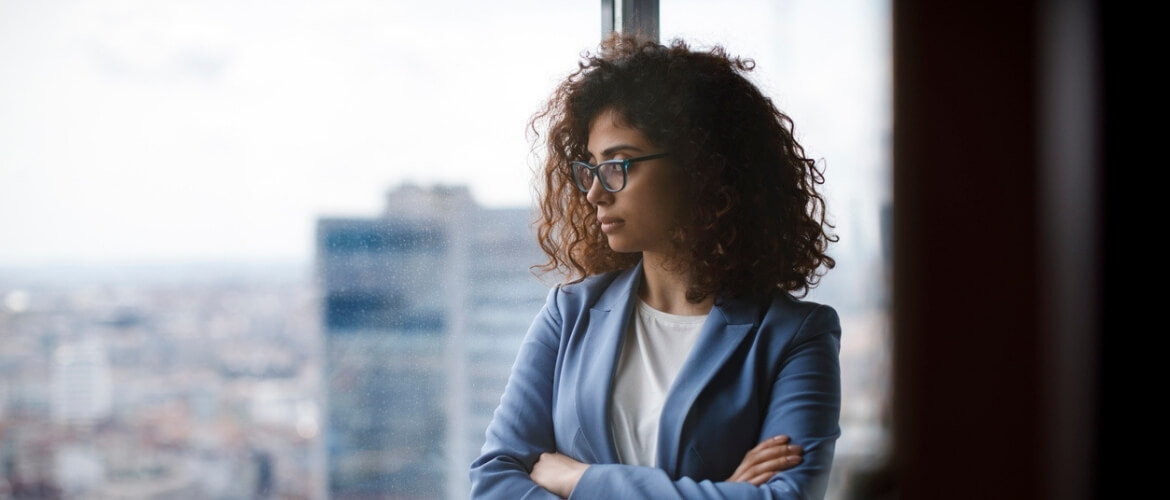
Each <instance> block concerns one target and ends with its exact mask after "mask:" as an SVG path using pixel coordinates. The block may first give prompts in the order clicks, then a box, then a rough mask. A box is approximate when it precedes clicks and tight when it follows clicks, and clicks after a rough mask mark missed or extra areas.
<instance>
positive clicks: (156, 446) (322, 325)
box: [0, 0, 890, 498]
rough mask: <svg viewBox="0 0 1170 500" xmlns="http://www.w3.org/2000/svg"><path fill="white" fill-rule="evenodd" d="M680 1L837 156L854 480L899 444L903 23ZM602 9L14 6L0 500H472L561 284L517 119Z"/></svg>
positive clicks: (795, 6) (811, 137)
mask: <svg viewBox="0 0 1170 500" xmlns="http://www.w3.org/2000/svg"><path fill="white" fill-rule="evenodd" d="M660 15H661V34H662V36H661V38H662V39H663V40H669V39H670V38H672V37H674V36H684V37H685V38H687V39H688V40H689V41H692V42H693V43H694V44H695V45H700V46H701V45H705V44H708V43H716V42H717V43H722V44H724V45H725V46H726V48H727V49H728V50H729V51H731V52H732V53H735V54H739V55H744V56H747V57H752V58H754V59H755V60H756V61H757V63H758V65H759V69H758V70H757V72H756V73H757V79H758V80H757V81H758V82H759V83H760V84H761V85H762V86H763V87H764V89H765V90H766V91H768V92H769V93H771V94H772V95H773V96H774V98H775V99H776V102H777V104H778V106H779V107H780V108H781V109H783V110H784V111H786V112H788V113H789V114H790V115H791V116H792V117H793V119H794V121H795V123H796V126H797V133H798V138H799V139H800V140H801V141H802V144H803V145H804V146H805V147H806V149H807V150H808V152H809V153H810V154H811V155H812V156H813V157H816V158H824V161H825V163H826V165H827V167H828V170H827V174H826V176H827V179H828V183H827V186H828V188H829V190H830V192H829V196H830V198H829V206H830V210H831V215H832V216H833V217H834V219H835V220H836V221H837V223H838V232H839V234H841V236H842V239H841V243H839V244H838V245H837V246H836V247H835V249H834V250H835V252H834V253H833V255H834V256H835V257H837V259H838V268H837V269H836V270H834V271H832V272H830V274H829V275H828V277H826V278H825V280H824V283H823V285H822V286H821V287H820V288H818V289H816V290H815V291H814V292H813V294H812V296H811V298H813V299H814V300H820V301H823V302H827V303H831V304H833V305H834V306H837V307H838V309H839V310H840V311H841V312H842V317H843V320H844V322H845V323H844V325H843V326H844V328H845V337H844V345H843V350H842V364H843V367H844V370H845V373H843V375H844V376H845V382H846V395H845V397H846V402H845V408H844V410H845V413H844V415H843V421H842V425H843V428H844V430H845V434H844V435H843V437H842V440H841V443H840V445H839V446H838V455H839V456H840V463H841V466H840V467H839V468H838V474H837V475H836V477H838V478H842V477H846V476H845V475H843V474H841V473H840V472H841V471H848V470H851V468H852V467H853V466H854V465H853V464H854V463H857V464H863V463H864V461H865V460H868V459H870V458H872V457H873V456H875V455H876V454H878V453H880V452H881V450H882V446H883V443H884V439H885V437H884V436H885V427H884V425H885V423H884V422H883V421H882V418H883V416H884V411H885V404H886V402H885V390H886V389H885V387H884V381H885V380H886V378H887V377H886V371H887V370H888V366H887V365H886V359H885V355H884V353H885V352H886V348H885V343H886V339H885V334H886V324H887V313H886V302H887V297H888V294H887V292H886V284H885V279H886V278H885V276H884V271H885V267H884V262H885V261H886V256H885V254H884V253H883V246H882V242H883V241H884V235H885V234H886V233H887V232H888V231H887V230H886V229H885V226H884V225H883V218H882V214H883V213H885V210H887V207H888V206H889V203H890V192H889V187H888V186H889V182H888V177H889V174H888V170H889V167H888V165H889V161H888V158H889V151H888V148H889V141H888V136H889V127H890V120H889V85H888V79H889V77H888V74H889V55H888V51H889V49H888V46H889V43H888V33H887V30H888V25H889V22H888V12H887V6H886V4H885V3H883V2H872V1H871V2H866V1H861V0H857V1H854V2H849V3H848V5H845V6H841V5H836V6H825V5H820V3H818V2H813V1H796V2H784V3H779V4H777V3H775V2H766V1H748V0H743V1H738V2H726V3H722V4H720V5H719V6H718V7H717V8H716V7H713V6H712V5H711V4H710V3H709V2H694V1H664V2H662V5H661V9H660ZM599 19H600V6H599V5H598V2H597V1H596V0H593V1H582V2H575V3H574V4H568V3H565V2H557V3H555V5H554V4H553V3H549V2H544V1H540V0H511V1H507V2H467V3H466V4H463V3H459V2H455V3H452V2H440V3H427V2H380V1H373V0H370V1H357V0H355V1H350V2H313V1H307V0H302V1H294V2H282V3H280V4H279V6H277V5H276V4H270V3H269V2H257V1H253V0H247V1H217V2H202V1H176V2H163V3H159V2H153V1H149V0H135V1H130V2H120V3H115V4H111V3H109V2H101V1H99V0H82V1H78V2H72V3H70V4H69V5H67V6H62V5H42V4H40V3H35V2H32V3H30V2H6V3H3V4H2V5H0V144H3V147H0V496H5V495H13V496H20V495H23V494H47V495H53V494H63V495H80V496H101V495H107V496H118V495H122V494H126V492H128V491H143V490H150V491H156V492H157V493H158V494H159V495H174V496H194V497H252V496H256V495H272V496H279V497H285V498H326V497H330V498H347V497H348V498H356V497H362V496H368V495H390V494H397V495H403V496H404V497H407V496H409V497H418V498H447V497H450V498H463V497H464V496H465V493H464V492H465V491H466V489H467V484H466V481H467V473H466V468H467V464H468V463H469V462H470V461H471V459H472V458H473V457H474V456H475V455H476V453H477V452H478V449H479V446H480V445H481V444H482V439H483V429H484V428H485V427H486V425H487V421H488V419H489V418H490V416H491V412H492V410H493V409H494V408H495V405H496V403H497V402H498V398H499V392H500V391H501V390H502V388H503V384H504V381H505V378H506V376H507V370H508V368H509V367H510V365H511V362H512V359H513V358H514V356H515V352H516V348H517V346H518V344H519V341H520V338H521V337H522V336H523V334H524V332H525V331H526V330H527V328H528V325H529V322H530V321H531V319H532V317H533V316H534V315H535V313H536V311H537V310H538V309H539V307H540V305H541V304H542V303H543V299H544V294H545V291H546V290H547V288H546V286H547V283H542V282H540V281H538V280H537V279H536V278H534V277H533V276H531V275H530V274H528V266H529V265H532V264H536V263H539V262H541V258H540V255H539V253H538V249H536V248H535V246H534V245H533V244H531V242H532V235H531V233H530V232H529V228H528V226H527V222H528V221H529V218H530V214H529V212H528V203H529V198H528V197H529V192H530V189H529V175H530V170H529V167H530V166H531V165H532V163H533V162H534V160H535V157H534V155H533V152H532V151H531V150H530V145H529V142H528V138H527V136H526V130H525V125H526V123H527V120H528V118H529V117H530V116H531V114H532V113H533V112H535V111H536V110H537V108H538V107H539V105H540V104H541V102H542V101H543V99H544V98H546V97H547V96H548V95H549V92H550V91H551V90H552V87H553V85H554V84H555V83H556V82H557V81H558V80H559V79H560V78H562V77H563V76H564V75H566V74H568V73H569V72H571V71H572V70H573V69H574V68H575V58H576V56H577V55H578V54H579V53H580V52H581V51H582V50H586V49H592V48H594V47H595V46H596V44H597V41H598V37H599V34H600V30H599V29H598V28H599V26H598V20H599ZM835 487H838V488H839V487H840V485H836V486H835Z"/></svg>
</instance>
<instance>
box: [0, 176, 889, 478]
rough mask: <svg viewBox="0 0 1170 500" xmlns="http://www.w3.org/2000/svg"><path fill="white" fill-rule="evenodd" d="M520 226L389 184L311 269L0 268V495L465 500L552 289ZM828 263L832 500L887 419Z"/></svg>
mask: <svg viewBox="0 0 1170 500" xmlns="http://www.w3.org/2000/svg"><path fill="white" fill-rule="evenodd" d="M530 219H531V217H530V214H529V212H528V210H527V209H494V208H493V209H489V208H484V207H481V206H479V205H477V204H476V203H475V202H474V201H473V200H472V198H471V196H470V195H469V193H468V191H467V190H466V189H465V188H462V187H441V186H440V187H428V188H423V187H417V186H400V187H397V188H394V189H393V190H391V191H390V192H389V193H388V194H387V203H386V209H385V212H384V213H383V214H371V215H370V216H369V217H364V218H359V217H349V218H341V217H321V218H320V219H319V220H318V221H317V235H316V258H315V261H314V263H312V265H301V264H289V265H277V264H273V265H265V266H254V265H228V264H225V265H204V266H196V267H185V268H169V267H149V266H137V267H129V266H124V267H121V268H111V269H107V270H95V269H87V268H81V267H79V268H77V269H57V270H53V271H50V270H39V271H38V270H0V499H6V498H126V499H172V498H208V499H253V498H259V499H269V498H271V499H275V498H281V499H301V498H303V499H324V498H336V499H373V498H379V499H440V498H447V499H462V498H466V497H467V491H468V484H467V480H468V479H467V467H468V465H469V464H470V463H471V461H472V460H473V458H474V457H475V456H476V454H477V453H478V451H479V447H480V445H481V444H482V442H483V437H484V434H483V433H484V429H485V428H486V426H487V423H488V421H489V419H490V417H491V413H492V411H493V410H494V409H495V406H496V404H497V403H498V401H499V396H500V393H501V392H502V390H503V387H504V384H505V382H506V379H507V375H508V372H509V370H510V368H511V365H512V361H513V359H514V356H515V354H516V350H517V349H518V347H519V343H520V340H521V339H522V338H523V335H524V334H525V332H526V331H527V329H528V325H529V323H530V321H531V319H532V318H533V317H534V316H535V315H536V313H537V311H538V310H539V308H540V307H541V305H542V304H543V301H544V298H545V295H546V293H547V290H548V286H549V284H550V282H549V281H541V280H540V279H538V278H537V277H536V276H534V275H533V274H532V273H531V271H530V266H532V265H533V264H537V263H540V262H542V261H543V260H542V259H541V254H540V252H539V249H538V247H537V246H536V244H535V237H534V235H533V234H532V232H531V230H530V228H529V224H528V223H529V221H530ZM886 231H887V230H886V229H883V230H882V232H883V233H886ZM860 239H861V238H858V239H855V240H853V241H858V240H860ZM843 241H850V240H849V238H848V237H845V238H843ZM836 250H838V251H837V252H836V253H834V256H835V257H836V258H837V259H838V263H839V265H838V266H839V268H838V269H837V270H834V271H833V272H831V273H830V277H831V278H830V277H826V279H825V282H824V283H823V284H822V286H821V287H818V288H817V289H816V290H815V291H814V293H813V294H812V295H810V297H809V298H810V299H812V300H817V301H820V302H825V303H829V304H831V305H833V306H834V307H836V308H837V309H838V311H839V313H840V314H841V317H842V321H843V325H842V326H843V331H844V334H843V339H842V352H841V364H842V376H843V384H844V403H843V413H842V429H843V435H842V438H841V440H840V441H839V443H838V447H837V464H836V465H835V468H834V473H833V478H832V480H831V489H830V497H834V496H835V495H838V494H839V492H840V491H843V489H844V488H846V487H847V486H848V480H849V477H850V474H851V471H856V470H860V469H864V468H865V467H867V466H869V465H870V464H872V463H873V461H875V460H878V459H880V458H881V457H882V454H883V452H884V451H885V449H884V447H885V442H886V432H887V431H886V430H887V425H888V422H886V417H887V415H886V400H887V397H888V394H887V378H888V372H889V360H888V355H887V352H888V339H887V333H888V332H887V330H888V323H889V320H888V313H887V304H886V298H885V297H886V295H885V293H884V290H885V286H884V280H885V278H884V273H885V266H884V264H883V262H884V260H883V257H882V254H881V251H880V249H877V250H876V251H875V250H874V249H868V250H864V249H862V250H859V249H858V248H857V247H850V246H849V245H841V248H836ZM548 279H550V280H551V279H554V278H548Z"/></svg>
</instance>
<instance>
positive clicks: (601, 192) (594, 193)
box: [585, 177, 613, 206]
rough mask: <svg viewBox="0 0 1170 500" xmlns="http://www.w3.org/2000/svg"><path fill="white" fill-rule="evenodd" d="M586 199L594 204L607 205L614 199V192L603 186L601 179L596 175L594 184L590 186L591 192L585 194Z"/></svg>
mask: <svg viewBox="0 0 1170 500" xmlns="http://www.w3.org/2000/svg"><path fill="white" fill-rule="evenodd" d="M585 199H586V200H588V201H589V203H592V204H593V205H594V206H597V205H606V204H609V203H610V202H611V201H613V193H611V192H609V191H606V190H605V188H603V187H601V179H598V178H596V177H595V178H594V179H593V184H592V185H590V186H589V192H588V193H586V194H585Z"/></svg>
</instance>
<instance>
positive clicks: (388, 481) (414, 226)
mask: <svg viewBox="0 0 1170 500" xmlns="http://www.w3.org/2000/svg"><path fill="white" fill-rule="evenodd" d="M529 220H530V217H529V212H528V210H527V209H488V208H483V207H480V206H479V205H477V204H476V203H475V202H474V201H473V200H472V198H471V196H470V194H469V192H468V191H467V190H466V189H465V188H458V187H430V188H422V187H417V186H404V187H399V188H396V189H394V190H392V191H391V192H390V193H388V196H387V205H386V210H385V212H384V213H383V214H382V215H381V216H377V217H370V218H322V219H320V220H319V221H318V224H317V279H318V288H319V293H320V300H321V322H322V332H323V336H324V346H325V363H324V383H323V387H324V388H325V394H324V395H323V400H324V401H325V421H326V422H325V434H324V438H325V441H324V446H325V453H326V462H327V476H328V484H329V486H328V489H329V494H330V497H331V498H335V499H344V498H355V499H356V498H395V499H430V498H466V496H467V491H468V485H467V468H468V466H469V465H470V463H471V461H472V460H473V459H474V457H475V455H476V454H477V453H478V451H479V447H480V446H481V445H482V443H483V438H484V429H486V427H487V423H488V421H489V420H490V418H491V412H492V411H493V410H494V409H495V406H496V404H497V403H498V402H499V395H500V393H501V392H502V390H503V387H504V383H505V382H506V379H507V375H508V372H509V371H510V367H511V364H512V361H513V360H514V358H515V354H516V351H517V349H518V347H519V343H520V340H521V339H522V338H523V335H524V333H525V331H526V329H527V327H528V324H529V323H530V322H531V320H532V318H533V317H534V316H535V314H536V313H537V312H538V310H539V308H540V306H541V304H542V302H543V299H544V297H545V294H546V293H547V286H546V284H544V283H542V282H541V281H540V280H538V279H537V278H536V277H535V276H534V275H533V274H532V273H531V272H530V270H529V268H530V266H532V265H533V264H537V263H539V262H540V257H539V255H540V254H539V248H538V246H537V244H536V240H535V238H534V236H533V234H532V232H531V231H530V230H529Z"/></svg>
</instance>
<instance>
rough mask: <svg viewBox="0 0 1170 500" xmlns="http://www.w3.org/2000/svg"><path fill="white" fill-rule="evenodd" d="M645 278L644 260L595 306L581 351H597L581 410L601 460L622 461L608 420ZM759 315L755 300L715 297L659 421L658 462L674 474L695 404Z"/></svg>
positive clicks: (584, 383)
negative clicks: (615, 376) (617, 373)
mask: <svg viewBox="0 0 1170 500" xmlns="http://www.w3.org/2000/svg"><path fill="white" fill-rule="evenodd" d="M641 282H642V263H641V261H639V262H638V264H637V265H636V266H634V267H633V268H631V269H628V270H626V271H623V272H622V273H621V274H620V275H618V277H617V278H616V279H614V281H613V282H612V283H611V284H610V285H609V287H607V288H606V290H605V291H604V292H603V293H602V294H601V296H600V297H599V298H598V300H597V302H596V303H595V304H594V306H593V307H592V308H591V309H590V311H589V326H588V328H587V330H586V334H585V338H584V339H583V341H582V349H585V350H586V351H584V352H589V353H594V354H595V359H596V363H593V364H592V365H591V366H589V367H585V369H584V370H583V372H582V378H581V380H580V382H581V385H580V390H579V391H578V397H579V400H578V406H577V412H578V418H579V419H580V422H581V428H582V431H583V432H584V434H585V436H586V437H587V439H588V440H589V443H590V446H591V447H592V449H593V451H594V452H595V453H596V454H597V455H598V456H597V457H596V458H597V460H598V461H599V462H600V463H617V462H618V455H617V447H616V444H615V441H614V436H613V429H612V427H611V426H610V421H609V420H610V419H609V416H610V412H611V410H612V406H613V405H612V403H613V398H612V393H613V381H614V375H615V372H616V371H617V364H618V361H619V360H620V359H621V351H622V345H623V341H624V340H625V337H626V331H627V330H628V325H629V324H630V315H631V314H632V311H633V310H634V306H635V304H637V300H638V294H637V290H638V287H639V286H640V285H641ZM758 314H759V304H757V303H755V302H754V301H750V300H743V299H731V298H728V297H726V296H724V295H723V294H720V296H719V297H717V298H716V300H715V305H714V306H713V307H712V308H711V312H710V314H709V315H708V316H707V321H706V322H705V323H704V324H703V327H702V330H701V331H700V333H699V338H698V340H696V342H695V346H694V348H693V349H692V350H691V354H690V356H688V358H687V360H686V362H685V363H684V364H683V366H682V368H681V369H680V370H679V373H678V376H677V378H675V382H674V384H673V385H672V386H671V388H670V391H669V392H668V393H667V396H666V401H665V403H664V405H663V408H662V417H661V418H660V420H659V429H658V445H657V446H658V464H659V466H660V467H662V468H663V469H665V470H666V471H667V473H668V474H670V475H671V476H672V477H674V476H676V475H677V469H678V465H679V461H680V460H681V457H682V453H681V450H680V441H681V438H682V431H683V426H684V424H685V422H686V418H687V414H688V412H689V410H690V408H691V406H692V405H693V404H694V402H695V399H696V398H698V396H699V393H700V392H701V391H702V390H703V388H704V387H706V386H707V383H708V382H709V381H710V380H711V378H712V377H713V376H715V374H716V372H718V370H719V368H720V367H721V366H723V364H724V363H726V362H727V359H728V358H729V357H730V356H731V354H732V352H734V351H735V348H736V346H738V345H739V344H740V343H741V341H742V340H743V338H744V337H745V336H746V335H747V334H748V332H750V331H751V330H752V329H753V327H754V326H755V323H756V321H757V318H758Z"/></svg>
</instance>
